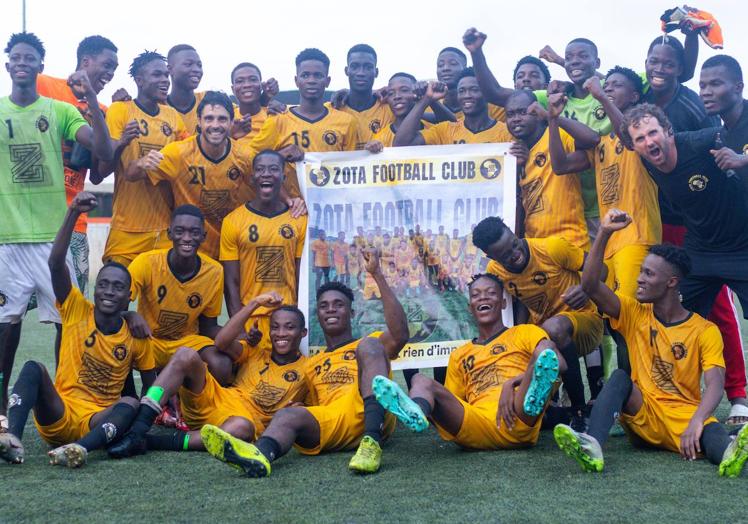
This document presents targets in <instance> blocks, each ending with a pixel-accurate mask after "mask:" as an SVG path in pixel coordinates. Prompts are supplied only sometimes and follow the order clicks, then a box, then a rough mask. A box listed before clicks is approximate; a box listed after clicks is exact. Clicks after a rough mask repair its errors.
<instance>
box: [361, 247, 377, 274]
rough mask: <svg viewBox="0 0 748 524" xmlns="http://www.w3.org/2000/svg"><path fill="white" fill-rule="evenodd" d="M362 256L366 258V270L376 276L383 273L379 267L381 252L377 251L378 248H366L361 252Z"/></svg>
mask: <svg viewBox="0 0 748 524" xmlns="http://www.w3.org/2000/svg"><path fill="white" fill-rule="evenodd" d="M361 256H362V257H364V264H365V268H366V271H367V272H368V273H369V274H371V275H375V274H376V273H378V272H379V271H381V267H380V265H379V252H378V251H377V248H375V247H367V248H364V249H363V251H361Z"/></svg>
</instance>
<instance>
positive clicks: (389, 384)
mask: <svg viewBox="0 0 748 524" xmlns="http://www.w3.org/2000/svg"><path fill="white" fill-rule="evenodd" d="M371 388H372V390H373V391H374V396H375V397H376V399H377V401H378V402H379V403H380V404H381V405H382V407H383V408H384V409H386V410H387V411H389V412H390V413H392V414H393V415H395V416H396V417H397V419H398V420H399V421H400V422H402V423H403V424H405V426H407V427H408V429H410V430H412V431H415V432H416V433H420V432H421V431H423V430H425V429H426V428H427V427H429V421H428V420H427V419H426V416H425V415H424V414H423V411H422V410H421V408H419V407H418V404H416V403H415V402H413V401H412V400H410V398H409V397H408V395H407V394H406V393H405V391H403V390H402V388H401V387H400V386H398V385H397V383H396V382H394V381H392V380H390V379H388V378H387V377H383V376H381V375H377V376H376V377H374V380H372V382H371Z"/></svg>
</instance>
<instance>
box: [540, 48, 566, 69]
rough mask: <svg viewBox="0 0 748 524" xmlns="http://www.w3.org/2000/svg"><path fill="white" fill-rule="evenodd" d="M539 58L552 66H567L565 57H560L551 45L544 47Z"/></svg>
mask: <svg viewBox="0 0 748 524" xmlns="http://www.w3.org/2000/svg"><path fill="white" fill-rule="evenodd" d="M538 58H541V59H542V60H545V61H546V62H549V63H551V64H558V65H560V66H561V67H564V65H565V64H566V60H564V57H563V56H561V55H559V54H558V53H557V52H556V51H554V50H553V48H552V47H551V46H549V45H546V46H543V49H541V50H540V52H539V53H538Z"/></svg>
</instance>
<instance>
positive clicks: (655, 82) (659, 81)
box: [649, 75, 667, 87]
mask: <svg viewBox="0 0 748 524" xmlns="http://www.w3.org/2000/svg"><path fill="white" fill-rule="evenodd" d="M650 76H651V79H650V81H649V83H650V84H651V85H652V86H653V87H662V86H664V85H665V83H666V81H667V79H666V78H665V77H662V76H659V75H650Z"/></svg>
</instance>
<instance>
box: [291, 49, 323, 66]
mask: <svg viewBox="0 0 748 524" xmlns="http://www.w3.org/2000/svg"><path fill="white" fill-rule="evenodd" d="M307 60H316V61H318V62H322V64H323V65H324V66H325V69H329V68H330V58H329V57H328V56H327V55H326V54H325V53H323V52H322V51H320V50H319V49H317V48H315V47H309V48H307V49H304V50H303V51H301V53H299V54H298V55H296V67H299V66H300V65H301V63H302V62H306V61H307Z"/></svg>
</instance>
